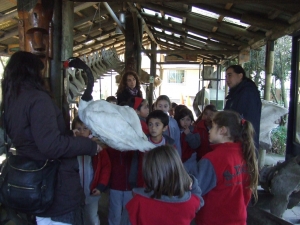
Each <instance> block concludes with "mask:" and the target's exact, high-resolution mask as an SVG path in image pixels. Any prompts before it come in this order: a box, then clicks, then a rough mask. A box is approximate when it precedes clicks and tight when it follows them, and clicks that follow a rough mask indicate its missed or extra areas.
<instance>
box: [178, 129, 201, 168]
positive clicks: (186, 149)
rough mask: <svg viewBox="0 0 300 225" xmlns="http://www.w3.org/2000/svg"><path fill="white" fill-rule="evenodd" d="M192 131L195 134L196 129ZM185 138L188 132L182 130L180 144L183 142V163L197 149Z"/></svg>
mask: <svg viewBox="0 0 300 225" xmlns="http://www.w3.org/2000/svg"><path fill="white" fill-rule="evenodd" d="M191 133H192V134H195V133H196V130H195V129H194V130H193V131H192V132H191ZM185 138H186V134H185V133H184V132H182V133H181V134H180V144H181V160H182V162H183V163H184V162H185V161H187V160H188V159H189V158H191V156H192V154H193V153H194V152H195V151H196V149H193V148H191V146H190V145H189V143H188V142H187V141H186V140H185ZM200 140H201V139H200Z"/></svg>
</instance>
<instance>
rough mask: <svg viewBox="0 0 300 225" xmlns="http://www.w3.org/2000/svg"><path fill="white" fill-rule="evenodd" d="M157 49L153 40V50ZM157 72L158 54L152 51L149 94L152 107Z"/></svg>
mask: <svg viewBox="0 0 300 225" xmlns="http://www.w3.org/2000/svg"><path fill="white" fill-rule="evenodd" d="M155 49H156V44H155V43H154V42H153V41H151V50H153V51H154V50H155ZM155 74H156V54H155V53H152V54H151V63H150V79H149V83H150V85H149V96H147V98H148V102H149V106H150V108H151V106H152V103H153V90H154V78H155Z"/></svg>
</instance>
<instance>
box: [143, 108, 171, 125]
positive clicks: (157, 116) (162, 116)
mask: <svg viewBox="0 0 300 225" xmlns="http://www.w3.org/2000/svg"><path fill="white" fill-rule="evenodd" d="M151 118H154V119H160V121H161V122H162V124H163V125H164V127H165V126H167V125H169V116H168V115H167V114H166V113H164V112H163V111H161V110H154V111H152V112H151V113H149V115H148V116H147V119H146V123H147V124H148V122H149V120H150V119H151Z"/></svg>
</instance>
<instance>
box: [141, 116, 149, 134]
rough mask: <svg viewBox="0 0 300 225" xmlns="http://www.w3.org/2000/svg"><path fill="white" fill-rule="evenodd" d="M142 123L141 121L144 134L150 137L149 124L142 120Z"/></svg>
mask: <svg viewBox="0 0 300 225" xmlns="http://www.w3.org/2000/svg"><path fill="white" fill-rule="evenodd" d="M140 121H141V125H142V130H143V132H144V133H145V135H149V129H148V125H147V123H146V122H145V121H144V120H142V119H140Z"/></svg>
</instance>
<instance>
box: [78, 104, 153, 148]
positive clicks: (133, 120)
mask: <svg viewBox="0 0 300 225" xmlns="http://www.w3.org/2000/svg"><path fill="white" fill-rule="evenodd" d="M78 115H79V118H80V119H81V120H82V122H83V123H84V124H85V125H86V126H87V127H88V128H89V129H90V130H91V131H92V133H93V135H94V136H96V137H98V138H99V139H100V140H101V141H103V142H104V143H105V144H107V145H108V146H110V147H112V148H114V149H117V150H120V151H128V150H140V151H142V152H144V151H148V150H150V149H152V148H154V147H155V146H154V145H153V144H152V143H150V142H149V141H148V138H147V137H146V136H145V134H144V132H143V131H142V127H141V123H140V119H139V118H138V116H137V114H136V112H135V111H134V110H133V109H132V108H130V107H129V106H118V105H115V104H111V103H109V102H106V101H104V100H97V101H89V102H86V101H84V100H81V101H80V102H79V107H78Z"/></svg>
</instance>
